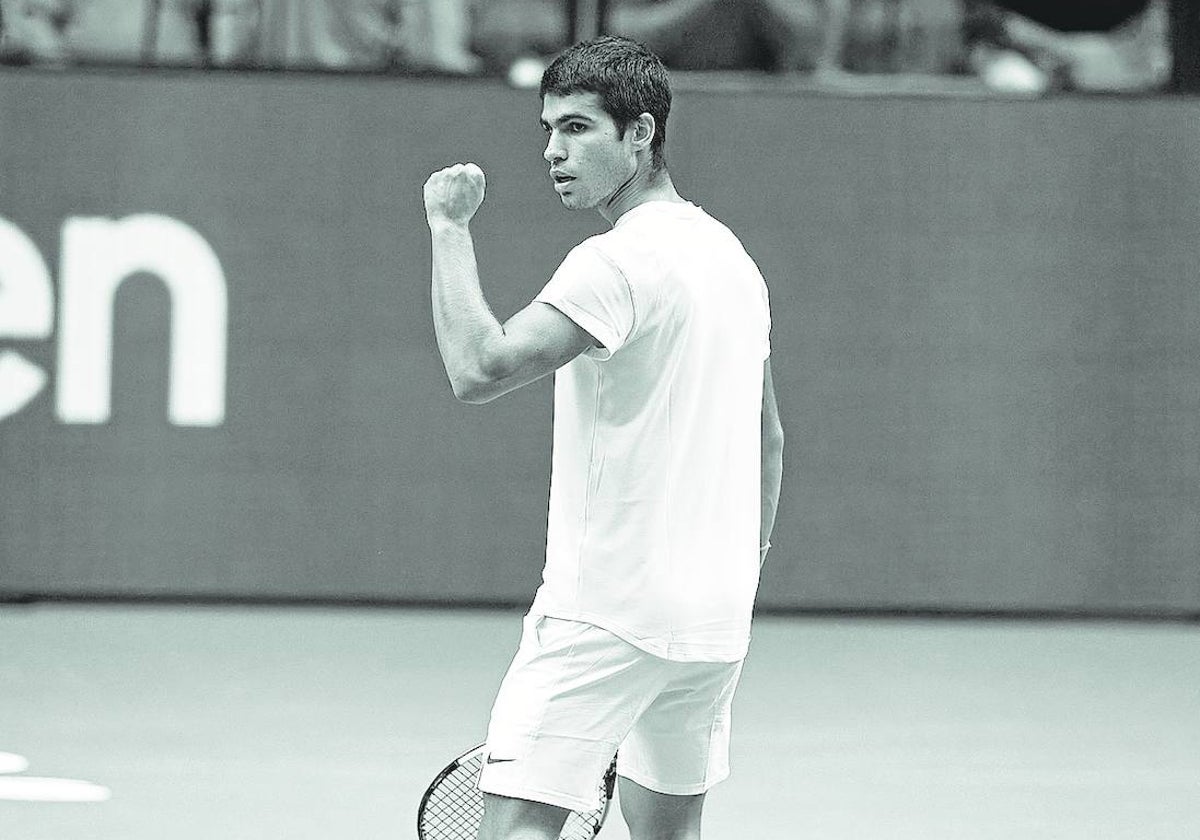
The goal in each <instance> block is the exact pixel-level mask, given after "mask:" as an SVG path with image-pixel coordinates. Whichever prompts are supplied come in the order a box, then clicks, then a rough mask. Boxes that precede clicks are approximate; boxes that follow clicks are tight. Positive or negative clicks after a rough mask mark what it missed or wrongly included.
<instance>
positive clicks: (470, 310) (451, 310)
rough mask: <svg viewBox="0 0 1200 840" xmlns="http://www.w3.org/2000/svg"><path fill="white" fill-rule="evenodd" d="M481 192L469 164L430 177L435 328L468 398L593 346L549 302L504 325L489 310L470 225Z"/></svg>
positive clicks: (510, 386) (480, 179)
mask: <svg viewBox="0 0 1200 840" xmlns="http://www.w3.org/2000/svg"><path fill="white" fill-rule="evenodd" d="M483 194H484V175H483V171H482V170H480V169H479V167H478V166H476V165H475V164H471V163H468V164H458V165H455V166H451V167H448V168H446V169H443V170H441V171H439V172H435V173H434V174H433V175H431V176H430V177H429V180H428V181H427V182H426V183H425V213H426V217H427V219H428V221H429V230H430V235H431V238H432V245H433V277H432V287H431V298H432V304H433V325H434V332H435V334H436V335H437V344H438V350H439V352H440V353H441V356H442V362H443V364H444V365H445V367H446V375H447V376H448V377H449V379H450V384H451V386H452V387H453V389H454V394H455V396H456V397H458V398H459V399H460V400H462V401H463V402H470V403H482V402H488V401H489V400H493V399H495V398H496V397H498V396H500V395H501V394H506V393H508V392H509V391H512V390H515V389H516V388H520V387H521V386H523V385H527V384H529V383H530V382H533V381H535V380H537V379H540V378H542V377H543V376H545V375H547V374H549V373H552V372H553V371H555V370H557V369H558V368H559V367H562V366H563V365H564V364H566V363H567V362H569V361H571V360H572V359H574V358H575V357H576V356H578V355H579V354H580V353H582V352H584V351H585V350H587V349H588V348H589V347H592V346H594V345H595V341H594V340H593V338H592V336H591V335H590V334H589V333H588V332H587V331H586V330H584V329H583V328H582V327H580V326H579V325H578V324H576V323H575V322H574V321H572V320H571V319H570V318H568V317H567V316H566V315H564V314H563V313H562V312H560V311H559V310H557V309H555V308H554V307H553V306H550V305H548V304H545V303H538V302H534V303H531V304H529V305H528V306H527V307H525V308H524V309H522V310H521V311H520V312H518V313H517V314H515V315H514V316H512V317H511V318H509V319H508V321H506V322H505V323H503V324H501V323H500V322H499V321H498V320H497V319H496V316H495V315H493V314H492V311H491V309H490V308H489V307H488V305H487V301H486V299H485V298H484V296H483V291H482V289H481V287H480V284H479V266H478V264H477V262H476V259H475V243H474V240H473V239H472V237H471V231H470V221H471V219H472V218H473V217H474V215H475V212H476V211H477V210H478V209H479V206H480V204H482V203H483Z"/></svg>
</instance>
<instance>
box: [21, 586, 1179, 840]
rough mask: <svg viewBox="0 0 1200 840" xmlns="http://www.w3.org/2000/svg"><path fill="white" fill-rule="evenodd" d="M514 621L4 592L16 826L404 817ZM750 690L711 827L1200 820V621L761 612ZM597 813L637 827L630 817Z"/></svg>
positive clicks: (252, 824)
mask: <svg viewBox="0 0 1200 840" xmlns="http://www.w3.org/2000/svg"><path fill="white" fill-rule="evenodd" d="M519 632H520V616H519V614H518V613H514V612H505V611H494V612H492V611H434V610H400V609H395V610H385V609H360V610H354V609H348V608H347V609H318V608H296V609H289V608H278V607H272V608H249V607H247V608H237V607H220V608H218V607H191V608H189V607H178V606H170V607H167V606H141V607H130V606H114V605H99V606H85V605H64V604H44V605H34V606H19V607H4V608H0V836H3V837H4V838H13V839H14V840H85V838H86V840H160V838H164V837H170V838H173V840H192V838H195V840H201V838H203V840H211V838H214V837H220V838H226V840H234V839H235V838H244V839H245V840H275V838H287V840H293V839H294V840H325V838H332V837H338V838H342V837H355V838H359V839H360V840H372V839H373V838H380V840H382V839H383V838H403V839H404V840H408V838H415V836H416V831H415V823H414V821H415V814H416V808H417V804H418V802H419V800H420V796H421V793H422V791H423V790H424V788H425V785H426V784H427V783H428V782H429V780H430V778H431V776H432V775H433V774H434V773H435V772H436V771H437V770H438V769H439V768H440V767H441V766H442V765H443V764H445V762H446V761H447V760H449V759H450V758H451V757H453V756H454V755H456V754H457V753H458V752H460V751H461V750H462V749H464V748H465V747H467V746H469V745H470V744H471V743H472V742H474V741H477V740H479V739H480V738H481V736H482V733H483V730H484V727H485V724H486V720H487V712H488V709H489V707H490V704H491V700H492V696H493V693H494V692H495V689H496V686H497V685H498V682H499V680H500V677H501V675H502V674H503V672H504V669H505V668H506V666H507V664H508V661H509V658H510V657H511V655H512V653H513V651H514V650H515V646H516V643H517V638H518V635H519ZM734 708H735V724H734V752H733V762H734V768H733V776H732V777H731V778H730V779H729V780H728V781H727V782H725V783H723V784H721V785H720V786H718V787H717V788H716V789H715V790H714V791H713V793H712V794H711V795H710V798H709V801H708V804H707V806H706V831H705V834H706V837H707V838H711V840H719V839H720V838H731V839H732V838H737V840H742V838H751V839H752V840H758V839H759V838H763V840H766V838H818V839H819V840H860V839H861V838H872V840H916V838H920V840H938V838H947V840H950V838H953V839H954V840H962V838H979V840H991V838H995V839H996V840H1001V838H1003V840H1012V838H1021V839H1022V840H1032V838H1045V840H1076V838H1079V840H1083V838H1088V840H1094V838H1105V840H1183V839H1184V838H1191V837H1200V629H1198V628H1197V627H1195V626H1188V625H1182V624H1112V623H1089V622H1071V623H1051V622H1008V621H998V620H995V621H951V620H925V621H918V620H903V619H889V620H867V619H832V618H783V617H775V616H767V617H763V618H760V619H759V621H758V624H757V625H756V631H755V637H754V642H753V645H752V647H751V654H750V659H749V660H748V662H747V666H746V670H745V675H744V678H743V681H742V687H741V689H740V692H739V695H738V700H737V702H736V703H735V707H734ZM55 780H58V781H57V782H56V781H55ZM64 780H65V782H71V783H76V784H78V785H81V787H75V788H72V787H71V785H70V784H66V783H64ZM72 790H73V791H74V795H70V794H71V792H72ZM87 791H90V792H91V798H90V801H81V800H88V796H86V795H85V792H87ZM56 800H66V801H56ZM601 837H609V838H612V840H626V839H627V837H628V835H627V834H626V832H625V829H624V825H623V824H622V823H621V819H620V816H619V814H617V813H615V812H614V814H613V815H612V816H611V817H610V820H609V822H608V824H607V825H606V827H605V829H604V831H603V832H602V834H601Z"/></svg>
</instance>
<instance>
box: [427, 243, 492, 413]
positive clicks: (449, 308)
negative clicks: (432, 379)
mask: <svg viewBox="0 0 1200 840" xmlns="http://www.w3.org/2000/svg"><path fill="white" fill-rule="evenodd" d="M430 232H431V236H432V242H433V281H432V287H431V292H430V297H431V300H432V305H433V328H434V333H435V335H436V336H437V345H438V351H439V352H440V353H441V355H442V363H443V364H444V365H445V366H446V375H447V376H448V377H449V378H450V383H451V385H452V386H453V387H454V392H455V393H456V394H459V395H460V396H462V395H463V393H464V392H465V391H467V390H469V389H470V387H471V386H472V384H473V383H474V382H476V381H477V380H478V379H479V377H480V374H481V372H483V370H484V369H485V367H486V351H487V348H488V346H489V344H490V343H491V342H492V341H494V340H495V339H497V338H498V337H499V336H501V335H503V332H504V329H503V327H502V326H501V325H500V322H499V321H497V320H496V316H495V315H493V314H492V311H491V309H490V308H489V307H488V305H487V301H486V300H485V299H484V297H483V291H482V289H481V288H480V285H479V267H478V265H477V263H476V261H475V244H474V242H473V241H472V239H471V232H470V229H469V228H468V227H467V225H465V224H460V223H456V222H438V223H436V224H433V225H431V226H430Z"/></svg>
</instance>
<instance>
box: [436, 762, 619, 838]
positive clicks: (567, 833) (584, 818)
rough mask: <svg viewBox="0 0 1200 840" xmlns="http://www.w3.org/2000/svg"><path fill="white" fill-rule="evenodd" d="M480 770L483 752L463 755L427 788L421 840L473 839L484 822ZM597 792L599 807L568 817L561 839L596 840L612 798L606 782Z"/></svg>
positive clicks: (560, 835)
mask: <svg viewBox="0 0 1200 840" xmlns="http://www.w3.org/2000/svg"><path fill="white" fill-rule="evenodd" d="M482 769H483V754H482V752H475V753H473V754H470V755H467V756H464V757H463V758H462V759H461V760H460V761H459V762H458V764H457V765H456V766H455V767H454V768H453V769H452V770H450V771H449V772H447V773H446V774H445V775H444V776H442V777H440V778H439V779H438V780H437V782H436V783H435V784H434V785H433V786H432V787H431V788H430V789H429V792H428V794H427V795H426V799H425V802H424V803H423V804H422V806H421V812H420V818H419V820H418V834H419V836H420V838H421V840H475V837H476V836H477V835H478V833H479V825H480V823H481V822H482V821H483V794H482V793H481V792H480V790H479V774H480V772H481V771H482ZM610 773H611V771H610ZM600 792H601V801H602V803H603V804H602V805H601V807H599V808H596V809H594V810H591V811H584V812H579V811H572V812H571V813H570V814H568V815H567V821H566V823H565V824H564V825H563V829H562V833H561V834H559V838H560V840H593V838H595V836H596V835H597V833H598V832H599V831H600V827H601V825H603V824H604V817H605V815H606V812H607V804H608V798H609V797H611V795H612V791H611V786H610V783H609V782H608V781H607V779H606V780H605V781H602V782H601V783H600Z"/></svg>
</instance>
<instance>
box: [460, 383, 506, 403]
mask: <svg viewBox="0 0 1200 840" xmlns="http://www.w3.org/2000/svg"><path fill="white" fill-rule="evenodd" d="M450 387H451V388H452V389H453V390H454V397H455V399H457V400H458V401H459V402H463V403H468V404H469V405H481V404H483V403H485V402H491V401H492V400H494V399H496V397H498V396H500V391H499V390H498V389H497V388H496V387H495V383H493V382H491V381H489V380H487V379H484V378H483V377H477V376H458V377H454V378H452V379H451V380H450Z"/></svg>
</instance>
